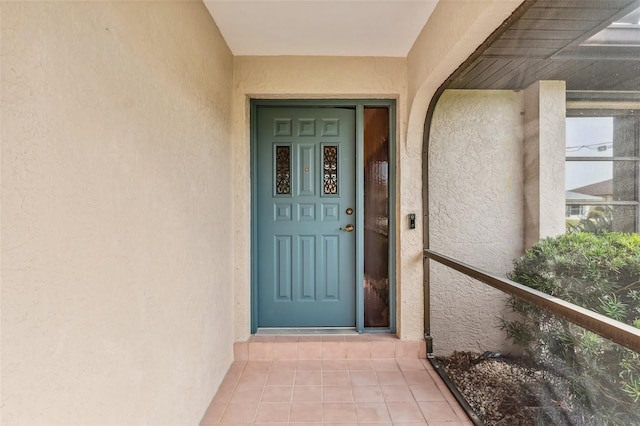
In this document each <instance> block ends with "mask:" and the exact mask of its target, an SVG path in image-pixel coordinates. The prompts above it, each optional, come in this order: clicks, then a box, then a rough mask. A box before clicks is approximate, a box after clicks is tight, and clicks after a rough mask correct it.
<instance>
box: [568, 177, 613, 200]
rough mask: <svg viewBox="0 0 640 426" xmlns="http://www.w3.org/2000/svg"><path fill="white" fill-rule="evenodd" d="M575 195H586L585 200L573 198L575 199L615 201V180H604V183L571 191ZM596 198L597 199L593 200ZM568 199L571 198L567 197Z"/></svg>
mask: <svg viewBox="0 0 640 426" xmlns="http://www.w3.org/2000/svg"><path fill="white" fill-rule="evenodd" d="M568 192H572V193H574V194H584V195H585V196H586V197H585V198H575V197H574V198H573V199H583V200H596V199H597V200H601V201H611V200H613V179H607V180H603V181H602V182H596V183H592V184H590V185H586V186H581V187H579V188H574V189H572V190H571V191H568ZM591 197H595V198H591ZM567 199H569V197H568V196H567Z"/></svg>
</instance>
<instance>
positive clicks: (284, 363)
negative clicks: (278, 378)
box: [271, 359, 298, 371]
mask: <svg viewBox="0 0 640 426" xmlns="http://www.w3.org/2000/svg"><path fill="white" fill-rule="evenodd" d="M297 367H298V360H297V359H287V360H282V359H277V360H274V361H273V362H272V363H271V370H273V371H295V370H296V368H297Z"/></svg>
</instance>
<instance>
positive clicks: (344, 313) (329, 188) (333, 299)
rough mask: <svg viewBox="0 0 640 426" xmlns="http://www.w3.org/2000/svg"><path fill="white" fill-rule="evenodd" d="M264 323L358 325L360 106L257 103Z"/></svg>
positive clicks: (257, 276)
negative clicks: (357, 109)
mask: <svg viewBox="0 0 640 426" xmlns="http://www.w3.org/2000/svg"><path fill="white" fill-rule="evenodd" d="M255 123H256V137H257V140H256V145H255V148H256V163H255V167H256V170H255V173H254V178H255V179H256V188H257V190H256V194H255V196H256V199H255V202H256V203H257V208H256V210H255V214H256V216H257V217H256V221H255V223H256V227H257V229H256V238H257V241H255V243H256V244H257V251H256V253H257V259H256V263H255V264H256V265H257V271H256V273H255V280H256V281H257V293H258V294H257V310H258V312H257V313H258V324H257V325H258V327H354V326H355V323H356V315H355V308H356V290H355V283H356V276H355V269H356V266H355V263H356V262H355V247H356V230H355V229H354V225H355V224H356V220H355V218H356V213H357V212H355V200H356V197H355V176H356V173H355V134H356V130H355V110H354V109H349V108H310V107H296V108H284V107H278V106H264V105H262V106H258V107H257V108H256V121H255Z"/></svg>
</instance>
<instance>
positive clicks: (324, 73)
mask: <svg viewBox="0 0 640 426" xmlns="http://www.w3.org/2000/svg"><path fill="white" fill-rule="evenodd" d="M405 93H406V64H405V59H403V58H370V57H292V56H287V57H253V56H239V57H235V58H234V93H233V141H234V169H235V171H236V174H235V177H234V188H235V191H234V204H233V205H234V217H235V220H236V222H235V226H234V232H235V236H236V246H235V338H236V340H238V341H242V340H245V339H247V337H249V333H250V329H251V327H250V325H251V316H250V308H251V303H250V301H251V299H250V284H251V276H250V272H251V268H250V249H251V235H250V230H251V226H250V224H251V186H250V185H251V182H250V167H249V166H250V158H249V154H250V122H249V100H250V99H251V98H272V99H279V98H280V99H287V98H288V99H301V98H303V99H304V98H318V99H322V98H332V99H338V98H340V99H360V98H387V99H396V100H397V120H398V121H397V128H398V132H397V136H398V139H397V144H398V149H402V148H401V147H402V146H404V138H403V136H402V135H403V134H404V131H403V130H402V129H406V116H407V113H406V108H405V105H406V101H405ZM398 207H399V206H398ZM401 223H402V224H404V223H405V222H404V221H401ZM399 227H400V224H399ZM398 288H399V291H400V292H401V293H402V292H404V291H405V290H404V288H403V284H402V282H400V280H398ZM403 321H404V318H403V317H402V316H400V317H399V318H398V327H399V329H402V327H403V326H402V323H403Z"/></svg>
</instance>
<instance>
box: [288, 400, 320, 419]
mask: <svg viewBox="0 0 640 426" xmlns="http://www.w3.org/2000/svg"><path fill="white" fill-rule="evenodd" d="M322 413H323V407H322V404H321V403H301V402H294V403H293V404H291V414H290V416H289V421H290V422H292V423H298V422H305V423H314V422H322Z"/></svg>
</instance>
